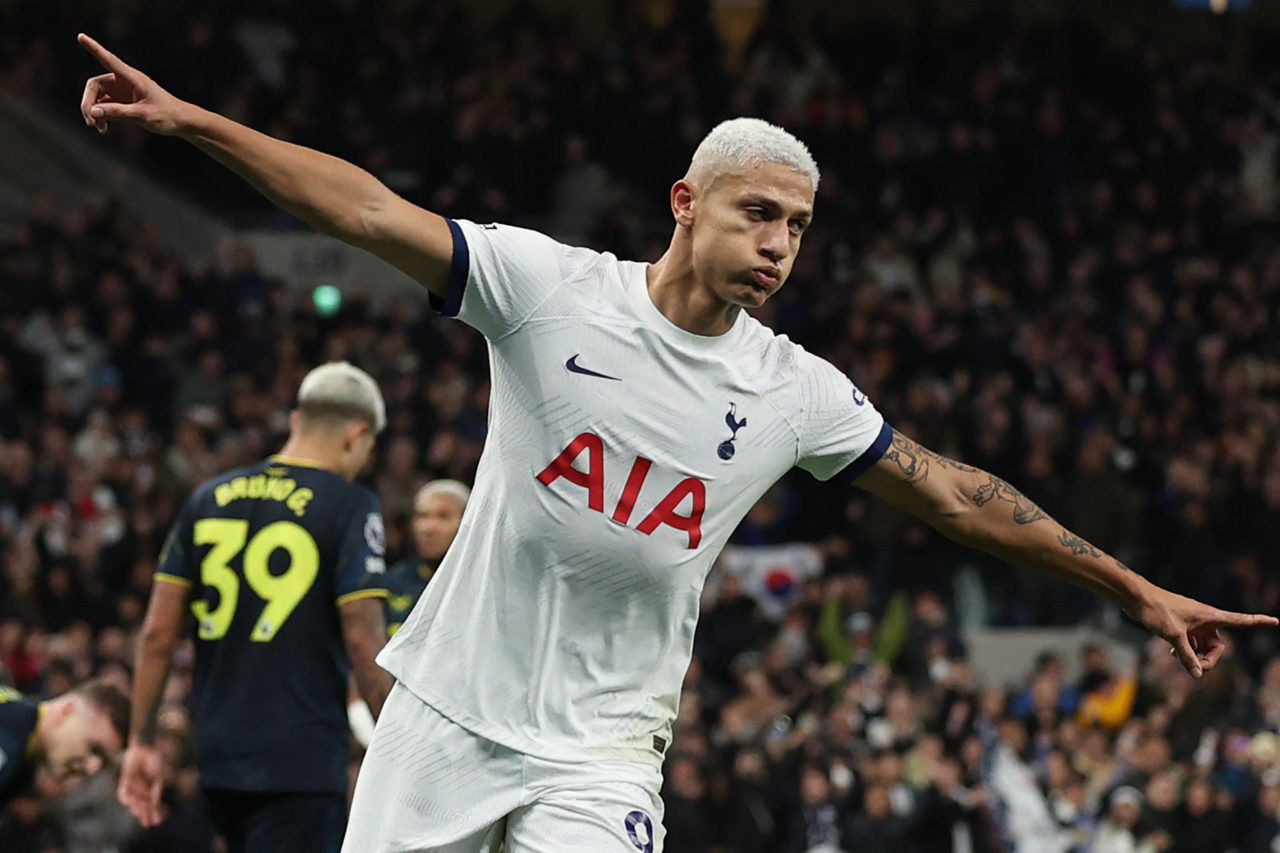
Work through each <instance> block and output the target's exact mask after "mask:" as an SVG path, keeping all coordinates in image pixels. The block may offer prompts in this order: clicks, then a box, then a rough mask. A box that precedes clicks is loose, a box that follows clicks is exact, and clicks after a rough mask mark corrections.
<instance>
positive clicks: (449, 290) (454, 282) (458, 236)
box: [428, 219, 471, 317]
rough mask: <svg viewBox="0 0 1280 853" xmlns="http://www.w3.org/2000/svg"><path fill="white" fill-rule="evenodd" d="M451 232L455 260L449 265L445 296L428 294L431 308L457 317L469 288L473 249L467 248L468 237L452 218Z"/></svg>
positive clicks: (445, 315)
mask: <svg viewBox="0 0 1280 853" xmlns="http://www.w3.org/2000/svg"><path fill="white" fill-rule="evenodd" d="M445 222H447V223H449V233H450V234H451V235H452V236H453V261H452V263H450V265H449V280H448V281H447V282H446V283H445V291H444V298H443V299H442V298H440V297H439V296H436V295H435V294H434V293H430V294H428V298H429V299H430V301H431V308H432V309H433V310H434V311H435V312H436V313H438V314H439V315H440V316H441V317H457V316H458V311H459V310H461V308H462V293H463V291H465V290H466V289H467V276H469V275H470V274H471V250H470V249H468V248H467V238H466V237H464V236H463V235H462V228H461V227H459V225H458V223H456V222H454V221H453V220H452V219H446V220H445Z"/></svg>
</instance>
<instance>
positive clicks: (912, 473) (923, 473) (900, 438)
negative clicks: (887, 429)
mask: <svg viewBox="0 0 1280 853" xmlns="http://www.w3.org/2000/svg"><path fill="white" fill-rule="evenodd" d="M884 458H885V459H888V460H889V461H890V462H893V463H894V464H896V465H897V466H898V467H899V468H901V469H902V473H903V475H904V476H905V477H906V478H907V482H909V483H919V482H922V481H924V480H927V479H929V469H930V467H931V466H933V465H937V466H938V467H939V468H954V469H956V470H957V471H968V472H969V473H971V474H976V473H978V469H977V468H974V467H972V466H970V465H965V464H964V463H963V462H957V461H955V460H954V459H948V458H947V457H945V456H943V455H941V454H939V453H934V452H933V451H932V450H930V449H929V448H927V447H922V446H920V445H919V444H917V443H916V442H914V441H912V440H911V439H909V438H907V437H906V436H905V435H903V434H902V433H900V432H895V433H894V434H893V441H892V442H891V443H890V444H889V449H888V450H886V451H885V452H884Z"/></svg>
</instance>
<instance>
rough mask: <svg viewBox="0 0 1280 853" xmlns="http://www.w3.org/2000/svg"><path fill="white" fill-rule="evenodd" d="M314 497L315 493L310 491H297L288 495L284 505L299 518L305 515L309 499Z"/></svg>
mask: <svg viewBox="0 0 1280 853" xmlns="http://www.w3.org/2000/svg"><path fill="white" fill-rule="evenodd" d="M315 496H316V493H315V492H313V491H311V490H310V489H298V491H296V492H294V493H293V494H291V495H289V499H288V500H286V501H285V502H284V505H285V506H287V507H288V508H289V509H291V510H293V514H294V515H296V516H298V517H299V518H301V517H302V516H304V515H306V514H307V504H309V503H311V499H312V498H314V497H315Z"/></svg>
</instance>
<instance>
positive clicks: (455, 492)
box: [413, 480, 471, 512]
mask: <svg viewBox="0 0 1280 853" xmlns="http://www.w3.org/2000/svg"><path fill="white" fill-rule="evenodd" d="M432 495H448V496H449V497H451V498H453V499H454V500H456V501H457V502H458V503H459V504H460V505H461V506H462V508H463V509H466V508H467V501H469V500H471V488H470V487H469V486H468V485H467V484H466V483H463V482H460V481H458V480H432V481H431V482H430V483H427V484H426V485H425V486H423V487H422V488H421V489H418V493H417V494H416V495H414V496H413V511H414V512H426V511H427V498H430V497H431V496H432Z"/></svg>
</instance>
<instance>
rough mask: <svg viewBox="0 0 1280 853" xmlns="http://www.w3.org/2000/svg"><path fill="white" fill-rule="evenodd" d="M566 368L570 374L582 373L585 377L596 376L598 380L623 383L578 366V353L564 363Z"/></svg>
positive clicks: (612, 377) (615, 378) (616, 378)
mask: <svg viewBox="0 0 1280 853" xmlns="http://www.w3.org/2000/svg"><path fill="white" fill-rule="evenodd" d="M564 366H565V367H567V368H569V370H570V372H572V373H581V374H582V375H583V376H594V377H596V378H597V379H612V380H613V381H614V382H621V381H622V380H621V379H619V378H618V377H616V376H606V375H604V374H603V373H596V372H595V371H594V370H588V369H587V368H585V367H582V366H581V365H579V364H578V353H576V352H575V353H574V354H573V355H572V356H570V358H569V360H568V361H566V362H565V363H564Z"/></svg>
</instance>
